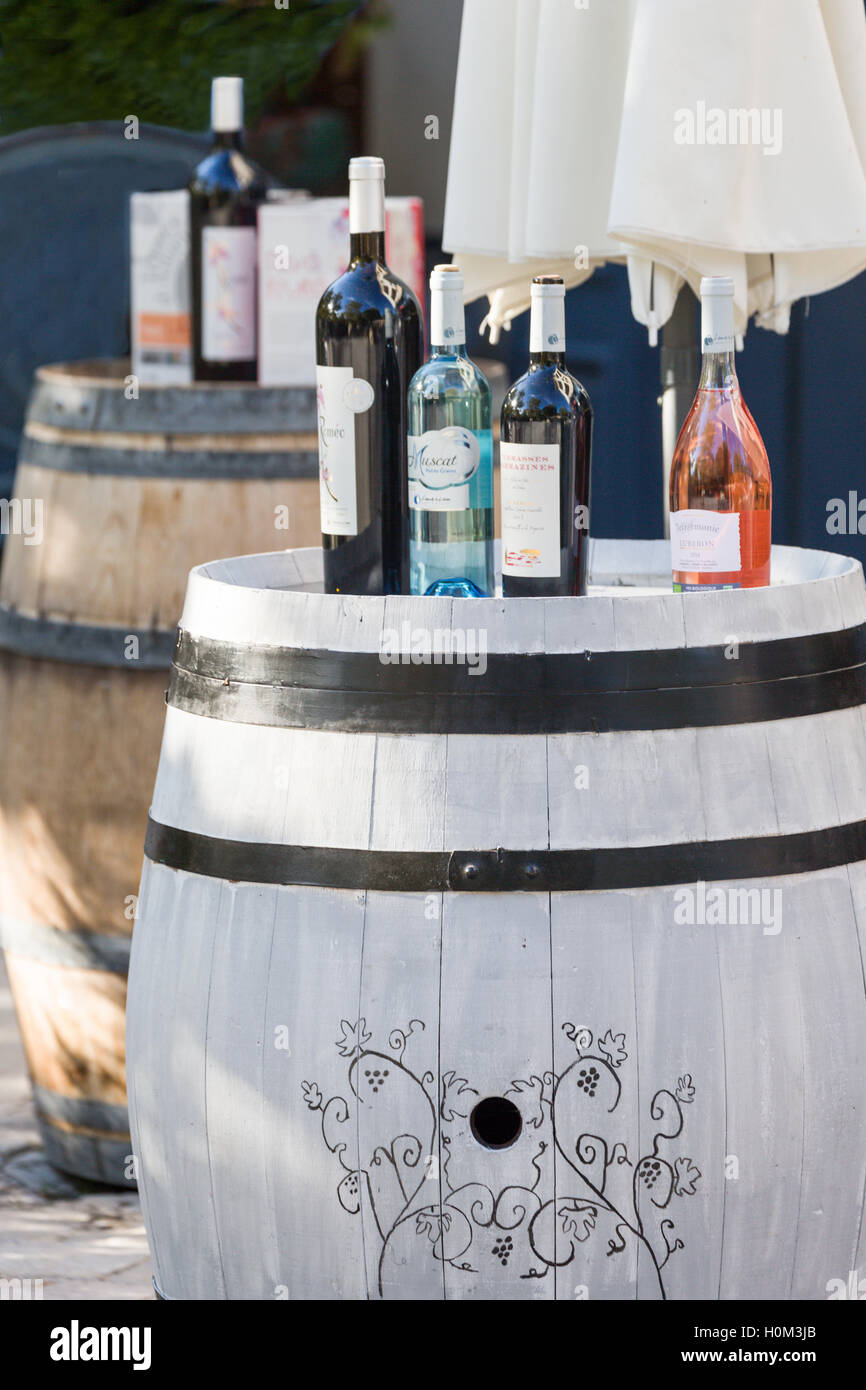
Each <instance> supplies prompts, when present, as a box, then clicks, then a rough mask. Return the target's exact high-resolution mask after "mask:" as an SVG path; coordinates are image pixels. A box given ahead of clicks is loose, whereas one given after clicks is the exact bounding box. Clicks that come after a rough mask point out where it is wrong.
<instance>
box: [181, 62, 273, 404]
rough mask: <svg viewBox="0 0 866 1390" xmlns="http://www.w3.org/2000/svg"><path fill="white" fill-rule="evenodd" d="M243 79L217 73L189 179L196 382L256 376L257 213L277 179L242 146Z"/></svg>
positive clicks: (193, 342)
mask: <svg viewBox="0 0 866 1390" xmlns="http://www.w3.org/2000/svg"><path fill="white" fill-rule="evenodd" d="M243 107H244V83H243V78H242V77H215V78H214V80H213V84H212V87H211V126H212V129H213V145H212V147H211V149H210V152H209V153H208V154H207V155H206V156H205V158H204V159H203V160H202V161H201V163H200V164H199V165H197V167H196V169H195V171H194V173H193V176H192V179H191V180H190V185H189V193H190V244H191V257H190V260H191V271H192V295H191V303H192V350H193V375H194V377H195V379H196V381H255V379H256V376H257V373H258V345H257V326H256V283H257V268H256V254H257V253H256V212H257V209H258V206H259V204H260V203H262V202H264V200H265V197H266V196H267V190H268V187H269V185H270V183H271V180H270V179H269V177H268V175H267V174H265V173H264V172H263V170H261V169H259V168H258V166H257V165H256V164H253V162H252V161H251V160H250V159H248V158H247V156H246V155H245V154H244V152H243V121H244V112H243Z"/></svg>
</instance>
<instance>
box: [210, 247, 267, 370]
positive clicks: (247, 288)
mask: <svg viewBox="0 0 866 1390" xmlns="http://www.w3.org/2000/svg"><path fill="white" fill-rule="evenodd" d="M201 320H202V321H201V342H202V356H203V357H204V359H205V361H207V362H249V361H250V359H251V358H253V357H255V355H256V229H255V227H203V228H202V234H201Z"/></svg>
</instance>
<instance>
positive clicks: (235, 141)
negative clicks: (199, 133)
mask: <svg viewBox="0 0 866 1390" xmlns="http://www.w3.org/2000/svg"><path fill="white" fill-rule="evenodd" d="M212 139H213V148H214V149H215V150H242V149H243V147H244V133H243V131H242V130H215V131H213V132H212Z"/></svg>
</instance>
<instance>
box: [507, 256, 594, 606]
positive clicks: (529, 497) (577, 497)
mask: <svg viewBox="0 0 866 1390" xmlns="http://www.w3.org/2000/svg"><path fill="white" fill-rule="evenodd" d="M531 295H532V298H531V305H532V307H531V318H530V331H529V370H528V371H527V372H526V374H525V376H522V377H521V378H520V379H519V381H516V382H515V383H514V385H513V386H512V387H511V389H510V391H509V392H508V395H507V396H506V397H505V402H504V404H503V406H502V422H501V431H500V447H499V466H500V480H501V487H502V593H503V596H504V597H505V598H556V597H557V596H559V595H562V594H585V593H586V581H587V558H588V551H589V545H588V541H589V489H590V467H591V463H590V451H591V445H592V405H591V404H590V399H589V396H588V394H587V392H586V391H585V389H584V388H583V386H581V384H580V382H579V381H577V380H576V378H575V377H573V376H571V374H570V373H569V372H568V370H567V369H566V366H565V286H564V284H563V282H562V280H561V279H560V277H559V276H558V275H538V276H536V278H535V279H534V280H533V282H532V291H531Z"/></svg>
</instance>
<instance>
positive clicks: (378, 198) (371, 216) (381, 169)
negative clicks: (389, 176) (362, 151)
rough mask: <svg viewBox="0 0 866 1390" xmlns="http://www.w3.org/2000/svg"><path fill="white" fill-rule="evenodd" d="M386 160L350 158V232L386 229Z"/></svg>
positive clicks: (382, 230) (373, 157) (371, 157)
mask: <svg viewBox="0 0 866 1390" xmlns="http://www.w3.org/2000/svg"><path fill="white" fill-rule="evenodd" d="M384 230H385V161H384V159H378V158H376V157H375V156H370V157H365V158H362V159H350V160H349V232H350V234H351V233H355V232H384Z"/></svg>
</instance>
